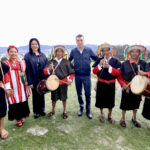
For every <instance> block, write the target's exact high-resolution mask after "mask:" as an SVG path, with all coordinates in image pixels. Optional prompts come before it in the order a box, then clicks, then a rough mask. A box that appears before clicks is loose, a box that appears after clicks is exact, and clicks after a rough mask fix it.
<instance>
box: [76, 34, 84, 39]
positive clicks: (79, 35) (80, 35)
mask: <svg viewBox="0 0 150 150" xmlns="http://www.w3.org/2000/svg"><path fill="white" fill-rule="evenodd" d="M79 37H83V38H84V36H83V35H82V34H78V35H76V39H77V38H79Z"/></svg>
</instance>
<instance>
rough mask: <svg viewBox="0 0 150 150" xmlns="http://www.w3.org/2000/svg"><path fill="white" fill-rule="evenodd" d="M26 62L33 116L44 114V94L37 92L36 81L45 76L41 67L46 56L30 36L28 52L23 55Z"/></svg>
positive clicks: (44, 63) (37, 116) (44, 62)
mask: <svg viewBox="0 0 150 150" xmlns="http://www.w3.org/2000/svg"><path fill="white" fill-rule="evenodd" d="M24 59H25V62H26V74H27V81H28V85H29V87H30V88H32V101H33V113H34V118H35V119H36V118H39V117H40V115H41V116H45V115H46V113H45V100H44V95H40V94H38V93H37V91H36V88H37V85H38V83H39V82H40V81H41V80H43V79H44V78H45V76H44V73H43V69H44V67H45V65H46V64H47V58H46V56H45V55H44V54H43V53H42V52H41V50H40V43H39V41H38V40H37V39H36V38H32V39H31V40H30V42H29V52H28V53H27V54H26V55H25V57H24Z"/></svg>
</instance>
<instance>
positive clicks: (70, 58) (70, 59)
mask: <svg viewBox="0 0 150 150" xmlns="http://www.w3.org/2000/svg"><path fill="white" fill-rule="evenodd" d="M72 60H73V52H72V51H71V53H70V56H69V61H72Z"/></svg>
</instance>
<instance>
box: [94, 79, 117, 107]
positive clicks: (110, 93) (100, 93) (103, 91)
mask: <svg viewBox="0 0 150 150" xmlns="http://www.w3.org/2000/svg"><path fill="white" fill-rule="evenodd" d="M95 106H96V107H97V108H109V109H111V108H113V107H114V106H115V83H111V84H106V83H104V82H98V84H97V90H96V103H95Z"/></svg>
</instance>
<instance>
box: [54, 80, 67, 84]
mask: <svg viewBox="0 0 150 150" xmlns="http://www.w3.org/2000/svg"><path fill="white" fill-rule="evenodd" d="M55 80H57V81H62V82H63V83H66V84H68V82H65V81H63V80H59V79H55Z"/></svg>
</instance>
